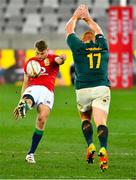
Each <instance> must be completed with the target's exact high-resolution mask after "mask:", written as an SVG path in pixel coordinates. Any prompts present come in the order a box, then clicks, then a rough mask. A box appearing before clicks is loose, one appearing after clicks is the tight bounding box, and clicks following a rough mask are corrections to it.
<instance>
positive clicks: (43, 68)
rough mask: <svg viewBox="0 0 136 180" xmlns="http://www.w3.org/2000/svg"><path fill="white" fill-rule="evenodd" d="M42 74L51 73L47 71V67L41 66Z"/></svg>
mask: <svg viewBox="0 0 136 180" xmlns="http://www.w3.org/2000/svg"><path fill="white" fill-rule="evenodd" d="M41 75H49V73H47V72H46V68H45V67H41Z"/></svg>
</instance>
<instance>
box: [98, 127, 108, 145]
mask: <svg viewBox="0 0 136 180" xmlns="http://www.w3.org/2000/svg"><path fill="white" fill-rule="evenodd" d="M97 135H98V138H99V142H100V147H105V149H107V141H108V128H107V126H104V125H100V126H98V128H97Z"/></svg>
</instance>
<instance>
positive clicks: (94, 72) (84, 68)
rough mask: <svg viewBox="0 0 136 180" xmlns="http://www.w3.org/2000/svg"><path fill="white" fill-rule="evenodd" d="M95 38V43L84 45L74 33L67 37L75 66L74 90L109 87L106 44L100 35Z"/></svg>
mask: <svg viewBox="0 0 136 180" xmlns="http://www.w3.org/2000/svg"><path fill="white" fill-rule="evenodd" d="M95 38H96V39H95V43H94V42H93V41H90V42H88V43H84V42H82V41H81V40H80V39H79V38H78V37H77V36H76V35H75V34H74V33H72V34H70V35H68V37H67V44H68V46H69V47H70V49H71V51H72V54H73V59H74V64H75V88H76V89H81V88H88V87H96V86H109V80H108V60H109V52H108V43H107V41H106V39H105V38H104V36H103V35H102V34H97V35H96V37H95Z"/></svg>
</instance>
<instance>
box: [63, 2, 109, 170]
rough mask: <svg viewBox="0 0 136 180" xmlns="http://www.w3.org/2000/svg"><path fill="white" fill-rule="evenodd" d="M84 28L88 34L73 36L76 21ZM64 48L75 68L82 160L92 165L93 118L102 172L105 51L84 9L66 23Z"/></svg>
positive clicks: (100, 35) (105, 165)
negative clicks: (83, 149)
mask: <svg viewBox="0 0 136 180" xmlns="http://www.w3.org/2000/svg"><path fill="white" fill-rule="evenodd" d="M78 20H82V21H85V22H86V23H87V24H88V27H89V31H88V32H85V33H84V34H83V36H82V38H81V39H80V38H78V37H77V35H76V34H75V32H74V29H75V27H76V24H77V21H78ZM65 30H66V37H67V44H68V46H69V47H70V49H71V51H72V54H73V59H74V64H75V74H76V77H75V89H76V100H77V108H78V110H79V113H80V117H81V120H82V131H83V134H84V137H85V140H86V142H87V145H88V148H87V153H86V160H87V162H88V163H93V161H94V158H95V152H96V147H95V145H94V142H93V127H92V122H91V118H92V117H93V119H94V122H95V124H96V127H97V135H98V139H99V142H100V149H99V153H98V156H99V161H100V168H101V170H102V171H104V170H105V169H107V168H108V153H107V139H108V127H107V116H108V111H109V106H110V89H109V80H108V60H109V51H108V44H107V40H106V39H105V37H104V35H103V32H102V29H101V28H100V26H99V25H98V24H97V23H96V22H94V21H93V19H92V18H91V17H90V15H89V12H88V8H87V6H86V5H84V4H82V5H80V6H79V7H78V8H77V9H76V10H75V12H74V14H73V16H72V17H71V18H70V20H69V21H68V22H67V24H66V27H65Z"/></svg>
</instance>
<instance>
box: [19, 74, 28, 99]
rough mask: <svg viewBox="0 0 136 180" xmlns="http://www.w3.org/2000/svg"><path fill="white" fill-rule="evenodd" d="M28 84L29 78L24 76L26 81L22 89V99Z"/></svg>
mask: <svg viewBox="0 0 136 180" xmlns="http://www.w3.org/2000/svg"><path fill="white" fill-rule="evenodd" d="M27 82H28V77H27V76H26V75H24V81H23V84H22V89H21V97H22V95H23V92H24V91H25V89H26V87H27Z"/></svg>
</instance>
